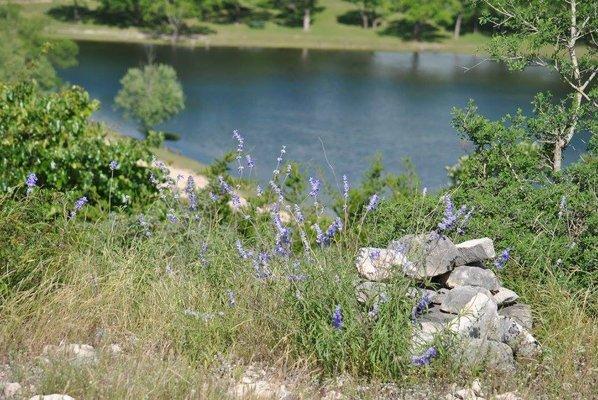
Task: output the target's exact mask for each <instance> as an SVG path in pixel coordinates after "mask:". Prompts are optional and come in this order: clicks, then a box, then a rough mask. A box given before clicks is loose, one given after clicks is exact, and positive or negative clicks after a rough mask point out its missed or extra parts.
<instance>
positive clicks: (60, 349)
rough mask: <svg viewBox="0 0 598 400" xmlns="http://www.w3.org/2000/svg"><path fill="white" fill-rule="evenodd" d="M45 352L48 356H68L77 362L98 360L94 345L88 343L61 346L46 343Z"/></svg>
mask: <svg viewBox="0 0 598 400" xmlns="http://www.w3.org/2000/svg"><path fill="white" fill-rule="evenodd" d="M43 354H44V355H46V356H63V357H68V358H70V359H71V360H72V361H74V362H75V363H82V364H84V363H90V362H96V361H97V355H96V351H95V349H94V348H93V346H90V345H88V344H78V343H72V344H66V345H64V344H61V345H60V346H55V345H51V344H50V345H46V346H44V348H43Z"/></svg>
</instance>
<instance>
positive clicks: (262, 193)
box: [255, 185, 264, 197]
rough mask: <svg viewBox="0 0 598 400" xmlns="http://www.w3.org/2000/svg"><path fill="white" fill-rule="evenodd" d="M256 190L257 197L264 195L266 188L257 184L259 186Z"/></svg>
mask: <svg viewBox="0 0 598 400" xmlns="http://www.w3.org/2000/svg"><path fill="white" fill-rule="evenodd" d="M255 191H256V193H257V197H262V196H263V195H264V189H263V188H262V186H261V185H257V187H256V188H255Z"/></svg>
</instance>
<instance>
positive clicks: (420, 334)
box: [411, 321, 444, 353]
mask: <svg viewBox="0 0 598 400" xmlns="http://www.w3.org/2000/svg"><path fill="white" fill-rule="evenodd" d="M443 328H444V327H443V325H442V324H441V323H439V322H432V321H421V322H418V323H417V326H416V327H415V328H414V329H413V332H412V334H411V349H412V352H413V353H419V352H421V350H422V349H427V348H428V347H430V343H432V342H433V341H434V338H435V337H436V335H437V334H438V333H439V332H441V331H442V330H443Z"/></svg>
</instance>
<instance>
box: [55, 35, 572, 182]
mask: <svg viewBox="0 0 598 400" xmlns="http://www.w3.org/2000/svg"><path fill="white" fill-rule="evenodd" d="M79 45H80V55H79V60H80V62H79V66H77V67H75V68H71V69H68V70H64V71H62V72H61V75H62V77H63V78H64V79H65V80H67V81H69V82H72V83H76V84H80V85H82V86H84V87H85V88H86V89H87V90H88V91H89V92H90V93H91V95H92V96H93V97H95V98H97V99H99V100H100V101H101V102H102V109H101V110H100V111H99V112H97V113H96V115H95V118H97V119H100V120H103V121H106V122H107V123H108V124H109V125H111V126H112V127H113V128H115V129H116V130H119V131H121V132H124V133H126V134H128V135H132V136H138V135H139V133H138V132H137V130H136V128H135V125H134V124H133V123H132V122H130V121H126V120H124V119H123V118H122V115H121V114H120V113H119V112H117V111H115V110H114V109H113V102H112V99H113V98H114V96H115V94H116V92H117V91H118V89H119V79H120V78H121V77H122V76H123V75H124V74H125V72H126V70H127V69H128V68H130V67H134V66H139V65H141V64H143V63H144V62H145V61H146V59H147V48H146V47H145V46H144V45H139V44H114V43H91V42H80V43H79ZM154 52H155V59H156V61H157V62H163V63H167V64H171V65H172V66H173V67H174V68H175V69H176V70H177V72H178V74H179V77H180V79H181V80H182V83H183V88H184V90H185V94H186V97H187V104H186V110H185V111H184V112H183V113H181V114H179V115H178V116H176V117H175V118H173V119H172V120H171V121H169V122H167V123H166V124H164V125H163V126H161V127H160V128H163V129H165V130H168V131H174V132H179V133H180V134H181V140H180V141H178V142H173V143H169V146H170V147H172V148H174V149H176V150H179V151H180V152H181V153H182V154H184V155H187V156H190V157H193V158H196V159H198V160H200V161H202V162H206V163H208V162H210V161H211V160H213V159H214V158H216V157H219V156H221V155H222V154H223V152H224V151H225V150H226V149H232V148H233V147H234V143H233V141H232V139H231V132H232V130H233V129H239V130H240V131H241V132H242V133H243V134H244V135H245V137H246V145H247V147H248V148H249V149H250V150H251V151H252V153H253V155H254V158H255V159H256V164H257V171H258V175H259V176H260V177H262V178H266V177H267V176H269V174H270V173H271V171H272V169H273V167H274V165H275V159H276V157H277V155H278V152H279V149H280V146H281V145H283V144H284V145H286V146H287V150H288V156H289V158H291V159H294V160H297V161H300V162H302V163H303V164H304V165H305V167H306V168H308V169H309V170H310V173H314V171H313V170H314V169H316V170H318V169H321V170H324V171H325V160H324V156H323V151H322V144H321V142H320V139H321V140H322V142H323V144H324V146H325V148H326V153H327V156H328V158H329V160H330V161H331V163H332V164H333V165H334V167H335V170H336V172H337V174H342V173H346V174H347V175H348V176H349V177H350V178H351V179H353V180H354V179H358V178H359V177H360V176H361V173H362V172H363V171H364V169H365V168H366V167H367V164H368V162H369V160H371V157H372V156H373V155H374V154H375V153H376V152H380V153H382V155H383V158H384V161H385V164H386V166H387V167H388V169H389V170H391V171H394V172H400V171H401V165H402V159H404V158H405V157H409V158H411V159H412V160H413V162H414V164H415V166H416V167H417V170H418V172H419V174H420V175H421V177H422V179H423V182H424V184H425V185H427V186H429V187H439V186H441V185H442V184H444V183H446V182H447V178H446V172H445V166H448V165H452V164H454V163H455V162H456V160H457V159H458V157H459V156H460V155H462V154H463V153H464V151H466V150H467V148H466V147H467V146H466V145H465V144H464V142H462V141H461V140H460V139H459V137H458V135H457V134H456V132H455V131H454V130H453V129H452V127H451V125H450V120H451V109H452V107H454V106H457V107H463V106H465V105H466V104H467V102H468V100H469V99H475V100H476V101H477V103H478V106H479V108H480V111H481V112H482V113H484V114H486V115H487V116H488V117H491V118H497V117H499V116H501V115H503V114H505V113H508V112H514V111H515V110H516V109H517V108H518V107H521V108H523V109H524V110H527V111H529V109H530V104H529V103H530V101H531V99H532V97H533V95H534V94H535V93H536V92H538V91H542V90H552V91H554V92H555V93H557V95H561V94H562V93H563V90H564V88H563V86H562V85H561V84H560V83H559V80H558V78H557V77H556V76H555V75H554V74H552V73H549V72H548V71H546V70H541V69H532V70H529V71H526V72H524V73H511V72H508V71H506V70H505V69H504V68H503V67H501V66H500V65H498V64H495V63H482V64H480V65H478V66H477V67H475V68H473V69H471V70H467V69H466V68H467V67H471V66H474V65H476V64H478V63H479V62H480V61H481V60H480V59H479V58H477V57H473V56H467V55H453V54H435V53H421V54H420V53H389V52H348V51H316V50H309V51H307V50H283V49H236V48H211V49H209V50H208V49H200V48H198V49H189V48H174V47H169V46H161V47H156V48H155V49H154ZM464 67H465V68H464ZM577 145H578V146H579V143H577ZM577 151H579V149H577ZM569 152H570V153H574V152H575V150H574V149H572V150H570V151H569ZM569 157H571V154H569Z"/></svg>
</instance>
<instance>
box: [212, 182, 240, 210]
mask: <svg viewBox="0 0 598 400" xmlns="http://www.w3.org/2000/svg"><path fill="white" fill-rule="evenodd" d="M218 181H219V182H220V189H221V190H222V192H223V193H225V194H228V195H229V196H230V199H231V202H232V203H233V208H235V209H237V208H239V207H241V199H240V198H239V195H238V194H237V193H235V191H234V190H233V188H232V187H230V185H229V184H228V183H226V181H225V180H224V178H223V177H222V176H219V177H218Z"/></svg>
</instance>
